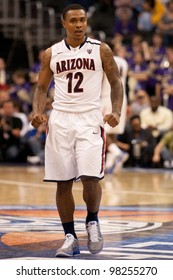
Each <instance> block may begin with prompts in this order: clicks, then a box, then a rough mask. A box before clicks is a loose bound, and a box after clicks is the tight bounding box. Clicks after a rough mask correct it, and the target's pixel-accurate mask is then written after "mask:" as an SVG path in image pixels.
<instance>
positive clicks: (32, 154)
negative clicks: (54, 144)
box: [26, 124, 46, 165]
mask: <svg viewBox="0 0 173 280" xmlns="http://www.w3.org/2000/svg"><path fill="white" fill-rule="evenodd" d="M45 140H46V125H45V124H42V125H40V126H39V128H37V129H36V128H32V129H30V130H29V131H28V133H27V135H26V148H27V152H28V156H27V162H28V163H31V164H34V165H35V164H44V146H45Z"/></svg>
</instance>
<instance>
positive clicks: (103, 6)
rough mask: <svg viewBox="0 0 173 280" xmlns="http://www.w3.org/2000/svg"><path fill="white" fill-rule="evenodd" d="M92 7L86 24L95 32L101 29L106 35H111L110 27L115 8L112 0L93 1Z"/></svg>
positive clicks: (112, 23) (112, 22)
mask: <svg viewBox="0 0 173 280" xmlns="http://www.w3.org/2000/svg"><path fill="white" fill-rule="evenodd" d="M94 2H95V1H94ZM94 8H95V10H94V12H93V14H92V17H90V18H89V19H88V24H89V25H90V26H91V29H92V30H94V31H95V32H96V31H99V30H102V31H104V33H105V34H106V36H107V37H112V34H113V28H112V27H113V25H114V20H115V13H114V10H115V8H114V6H113V4H112V0H100V1H98V2H96V3H94Z"/></svg>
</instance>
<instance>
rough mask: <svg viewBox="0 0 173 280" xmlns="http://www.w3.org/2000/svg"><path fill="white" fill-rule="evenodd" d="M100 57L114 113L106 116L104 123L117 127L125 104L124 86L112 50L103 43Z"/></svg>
mask: <svg viewBox="0 0 173 280" xmlns="http://www.w3.org/2000/svg"><path fill="white" fill-rule="evenodd" d="M100 55H101V59H102V65H103V70H104V72H105V73H106V76H107V78H108V81H109V83H110V87H111V102H112V113H110V114H107V115H105V116H104V121H105V122H107V123H108V124H109V125H110V126H112V127H115V126H116V125H117V124H118V123H119V119H120V115H121V107H122V102H123V85H122V82H121V78H120V74H119V70H118V66H117V64H116V62H115V60H114V57H113V53H112V50H111V49H110V47H109V46H108V45H107V44H104V43H101V46H100Z"/></svg>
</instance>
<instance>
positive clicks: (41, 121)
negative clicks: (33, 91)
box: [31, 113, 47, 128]
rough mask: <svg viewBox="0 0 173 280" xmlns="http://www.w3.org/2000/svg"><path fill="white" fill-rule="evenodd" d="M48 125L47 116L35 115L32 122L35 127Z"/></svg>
mask: <svg viewBox="0 0 173 280" xmlns="http://www.w3.org/2000/svg"><path fill="white" fill-rule="evenodd" d="M46 123H47V116H46V115H45V114H37V113H36V114H34V115H33V117H32V120H31V124H32V125H33V127H35V128H38V127H39V126H40V125H41V124H46Z"/></svg>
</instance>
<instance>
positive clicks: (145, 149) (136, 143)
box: [117, 115, 156, 167]
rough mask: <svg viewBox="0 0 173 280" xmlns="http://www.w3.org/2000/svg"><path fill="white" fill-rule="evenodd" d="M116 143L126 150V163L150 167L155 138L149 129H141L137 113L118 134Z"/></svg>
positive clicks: (133, 165)
mask: <svg viewBox="0 0 173 280" xmlns="http://www.w3.org/2000/svg"><path fill="white" fill-rule="evenodd" d="M117 145H118V147H119V148H120V149H122V150H123V151H125V152H128V154H129V159H128V161H127V165H129V166H132V167H135V166H138V167H151V166H152V156H153V151H154V148H155V146H156V140H155V138H154V137H153V135H152V133H151V131H150V129H148V128H146V129H143V128H142V127H141V121H140V117H139V115H134V116H132V117H130V120H129V123H127V126H126V129H125V132H124V133H123V134H121V135H119V136H118V139H117Z"/></svg>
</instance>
